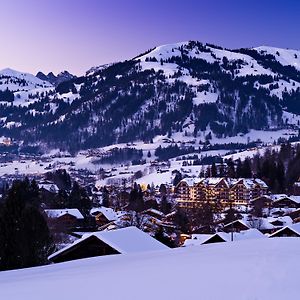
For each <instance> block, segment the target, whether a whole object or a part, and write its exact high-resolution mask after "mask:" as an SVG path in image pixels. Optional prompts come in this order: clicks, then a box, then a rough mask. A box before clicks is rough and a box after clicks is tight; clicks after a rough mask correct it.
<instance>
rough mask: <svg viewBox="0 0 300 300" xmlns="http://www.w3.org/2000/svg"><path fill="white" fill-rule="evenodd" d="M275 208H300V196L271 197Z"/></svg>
mask: <svg viewBox="0 0 300 300" xmlns="http://www.w3.org/2000/svg"><path fill="white" fill-rule="evenodd" d="M270 197H271V199H272V200H273V207H275V208H298V207H300V196H287V195H286V194H273V195H270Z"/></svg>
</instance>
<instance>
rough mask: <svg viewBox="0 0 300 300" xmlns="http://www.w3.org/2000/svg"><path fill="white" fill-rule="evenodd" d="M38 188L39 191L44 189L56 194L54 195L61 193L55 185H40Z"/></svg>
mask: <svg viewBox="0 0 300 300" xmlns="http://www.w3.org/2000/svg"><path fill="white" fill-rule="evenodd" d="M38 186H39V189H44V190H46V191H48V192H54V193H58V192H59V188H58V186H57V185H56V184H55V183H39V184H38Z"/></svg>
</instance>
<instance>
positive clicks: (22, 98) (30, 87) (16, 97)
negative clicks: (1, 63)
mask: <svg viewBox="0 0 300 300" xmlns="http://www.w3.org/2000/svg"><path fill="white" fill-rule="evenodd" d="M51 89H53V86H52V84H51V83H50V82H48V81H47V80H41V79H40V78H37V77H36V76H34V75H32V74H29V73H24V72H19V71H16V70H12V69H9V68H7V69H3V70H1V71H0V103H2V104H3V105H4V106H5V105H7V102H8V103H9V104H13V105H15V106H19V105H20V106H29V105H30V104H32V103H34V102H36V101H39V99H40V96H41V95H42V94H43V93H45V92H48V91H50V90H51Z"/></svg>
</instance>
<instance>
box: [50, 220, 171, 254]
mask: <svg viewBox="0 0 300 300" xmlns="http://www.w3.org/2000/svg"><path fill="white" fill-rule="evenodd" d="M90 237H96V238H97V239H99V240H101V241H102V242H104V243H105V244H107V245H109V246H110V247H112V248H113V249H115V250H117V251H118V252H119V253H122V254H127V253H136V252H145V251H156V250H165V249H169V248H168V247H167V246H165V245H164V244H162V243H160V242H159V241H157V240H156V239H154V238H153V237H151V236H150V235H149V234H147V233H145V232H143V231H141V230H140V229H138V228H137V227H134V226H131V227H126V228H121V229H116V230H109V231H99V232H92V233H89V234H85V235H84V236H83V237H82V238H81V239H78V240H76V241H75V242H74V243H73V244H71V245H68V246H67V247H65V248H63V249H61V250H59V251H57V252H55V253H53V254H52V255H50V256H49V257H48V259H49V260H51V259H53V258H54V257H56V256H58V255H60V254H62V253H64V252H66V251H69V250H71V249H72V248H74V247H76V246H78V245H79V244H80V243H82V242H83V241H85V240H87V239H88V238H90Z"/></svg>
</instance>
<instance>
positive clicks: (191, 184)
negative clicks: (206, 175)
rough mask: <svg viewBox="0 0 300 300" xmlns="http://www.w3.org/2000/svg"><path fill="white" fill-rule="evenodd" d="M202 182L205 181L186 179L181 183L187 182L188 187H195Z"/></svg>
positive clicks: (201, 179)
mask: <svg viewBox="0 0 300 300" xmlns="http://www.w3.org/2000/svg"><path fill="white" fill-rule="evenodd" d="M201 181H203V178H184V179H182V180H181V181H180V182H185V183H186V184H187V185H188V186H193V185H194V184H197V183H199V182H201Z"/></svg>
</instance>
